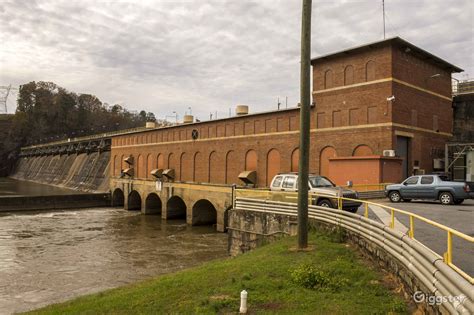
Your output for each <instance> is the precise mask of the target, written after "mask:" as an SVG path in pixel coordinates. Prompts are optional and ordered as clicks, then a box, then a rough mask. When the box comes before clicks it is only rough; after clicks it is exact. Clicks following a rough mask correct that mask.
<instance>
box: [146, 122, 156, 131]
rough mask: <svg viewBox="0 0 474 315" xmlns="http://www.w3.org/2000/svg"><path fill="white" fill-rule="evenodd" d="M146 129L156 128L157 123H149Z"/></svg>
mask: <svg viewBox="0 0 474 315" xmlns="http://www.w3.org/2000/svg"><path fill="white" fill-rule="evenodd" d="M145 128H149V129H153V128H156V122H154V121H147V122H146V124H145Z"/></svg>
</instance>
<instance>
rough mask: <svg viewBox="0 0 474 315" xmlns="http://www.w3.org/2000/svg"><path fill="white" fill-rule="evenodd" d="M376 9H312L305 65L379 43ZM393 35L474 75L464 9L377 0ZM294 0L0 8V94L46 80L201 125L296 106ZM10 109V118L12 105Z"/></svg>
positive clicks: (323, 4)
mask: <svg viewBox="0 0 474 315" xmlns="http://www.w3.org/2000/svg"><path fill="white" fill-rule="evenodd" d="M381 3H382V0H347V1H343V0H334V1H333V0H325V1H322V0H313V20H312V22H313V25H312V30H313V33H312V56H313V57H316V56H318V55H321V54H326V53H330V52H333V51H337V50H341V49H345V48H349V47H352V46H356V45H362V44H365V43H368V42H372V41H377V40H381V39H382V38H383V27H382V25H383V24H382V5H381ZM385 8H386V29H387V37H392V36H400V37H402V38H404V39H406V40H408V41H410V42H412V43H413V44H415V45H417V46H420V47H421V48H424V49H426V50H428V51H430V52H432V53H434V54H435V55H437V56H439V57H441V58H444V59H446V60H448V61H449V62H451V63H454V64H455V65H457V66H459V67H461V68H463V69H464V70H465V74H461V75H458V76H457V77H458V78H461V79H464V78H467V77H469V78H472V77H474V57H473V48H474V31H473V29H474V24H473V20H474V13H473V12H474V5H473V4H472V1H471V0H385ZM300 18H301V0H282V1H278V0H255V1H246V0H230V1H224V0H195V1H193V0H187V1H179V0H174V1H164V0H154V1H100V0H99V1H98V0H93V1H61V0H36V1H34V0H12V1H4V0H0V85H5V84H9V83H11V84H13V85H14V86H18V85H19V84H23V83H26V82H29V81H33V80H35V81H40V80H43V81H53V82H55V83H57V84H59V85H60V86H63V87H65V88H67V89H68V90H71V91H74V92H78V93H90V94H94V95H96V96H98V97H99V98H100V99H101V100H102V101H103V102H107V103H109V104H116V103H118V104H122V105H125V106H126V107H127V108H128V109H130V110H136V109H145V110H147V111H153V112H154V113H155V114H156V116H157V117H158V118H164V117H165V116H166V115H172V112H173V111H176V112H177V113H178V114H179V117H180V118H182V116H183V114H184V113H185V111H187V110H189V109H188V108H189V107H191V109H192V112H193V114H194V115H195V116H197V117H198V118H200V119H201V120H204V119H208V118H209V113H210V112H213V113H215V112H216V111H218V117H226V116H228V113H229V108H234V107H235V105H236V104H248V105H250V106H251V111H253V112H255V111H264V110H270V109H275V108H276V106H277V105H276V104H277V98H278V97H280V99H281V100H282V103H283V106H284V104H285V97H288V104H289V106H293V105H294V104H296V103H297V102H298V98H299V90H298V84H299V45H300V41H299V38H300ZM13 96H14V97H13V98H11V99H10V101H9V107H10V108H9V110H12V109H13V107H14V103H15V99H14V98H15V96H16V94H14V95H13ZM168 118H169V119H170V120H172V119H171V118H170V117H168Z"/></svg>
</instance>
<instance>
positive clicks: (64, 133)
mask: <svg viewBox="0 0 474 315" xmlns="http://www.w3.org/2000/svg"><path fill="white" fill-rule="evenodd" d="M147 121H156V119H155V115H154V114H153V113H151V112H145V111H143V110H142V111H140V112H130V111H128V110H126V109H125V108H123V107H122V106H121V105H118V104H115V105H108V104H107V103H103V102H102V101H100V99H99V98H97V97H96V96H94V95H91V94H79V93H74V92H70V91H68V90H66V89H65V88H63V87H60V86H59V85H57V84H55V83H53V82H43V81H40V82H34V81H33V82H29V83H27V84H24V85H21V86H20V89H19V93H18V100H17V108H16V112H15V114H14V115H13V117H12V122H11V128H10V130H9V132H8V133H6V136H5V137H6V138H5V139H3V140H4V141H3V144H2V145H1V146H0V157H1V158H2V160H3V161H6V160H8V161H9V162H10V163H6V164H4V168H5V167H7V166H6V165H7V164H8V166H9V167H11V166H12V163H14V161H15V159H16V156H17V154H18V152H19V149H20V147H22V146H27V145H34V144H39V143H46V142H51V141H57V140H61V139H67V138H74V137H81V136H87V135H92V134H97V133H103V132H110V131H116V130H122V129H129V128H135V127H142V126H145V123H146V122H147ZM157 123H158V124H161V125H164V124H166V122H165V121H162V120H160V121H157ZM0 168H1V167H0ZM0 173H2V172H1V169H0ZM3 173H5V170H4V172H3ZM3 175H5V174H3Z"/></svg>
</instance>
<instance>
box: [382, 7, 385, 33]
mask: <svg viewBox="0 0 474 315" xmlns="http://www.w3.org/2000/svg"><path fill="white" fill-rule="evenodd" d="M382 18H383V39H385V0H382Z"/></svg>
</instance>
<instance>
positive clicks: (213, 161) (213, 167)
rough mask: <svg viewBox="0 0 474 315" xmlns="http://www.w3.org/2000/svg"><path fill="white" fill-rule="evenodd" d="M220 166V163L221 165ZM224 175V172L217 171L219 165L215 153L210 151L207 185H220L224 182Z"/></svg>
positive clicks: (221, 170)
mask: <svg viewBox="0 0 474 315" xmlns="http://www.w3.org/2000/svg"><path fill="white" fill-rule="evenodd" d="M221 165H222V163H221ZM223 175H224V170H223V169H219V163H218V160H217V152H216V151H212V152H211V153H210V154H209V175H208V178H209V180H208V181H209V183H216V184H221V183H223V182H224V180H223V177H224V176H223Z"/></svg>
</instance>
